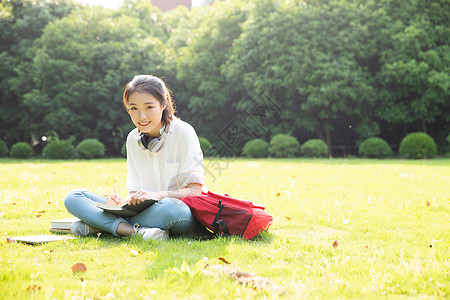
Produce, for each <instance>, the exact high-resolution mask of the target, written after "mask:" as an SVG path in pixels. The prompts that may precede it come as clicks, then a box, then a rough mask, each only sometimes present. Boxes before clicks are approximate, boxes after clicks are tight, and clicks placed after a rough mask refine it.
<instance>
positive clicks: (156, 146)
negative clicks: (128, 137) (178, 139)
mask: <svg viewBox="0 0 450 300" xmlns="http://www.w3.org/2000/svg"><path fill="white" fill-rule="evenodd" d="M159 132H160V134H161V136H160V137H155V138H154V137H149V136H148V135H147V134H146V133H143V132H141V134H140V135H139V138H138V140H137V143H138V145H139V147H141V149H143V150H150V151H151V152H158V151H159V150H161V149H162V147H163V146H164V142H165V141H166V138H167V132H166V125H164V127H163V128H161V130H160V131H159Z"/></svg>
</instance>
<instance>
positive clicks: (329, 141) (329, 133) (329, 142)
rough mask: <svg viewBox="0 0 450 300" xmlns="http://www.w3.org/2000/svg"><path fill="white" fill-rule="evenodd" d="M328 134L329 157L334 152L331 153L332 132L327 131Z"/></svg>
mask: <svg viewBox="0 0 450 300" xmlns="http://www.w3.org/2000/svg"><path fill="white" fill-rule="evenodd" d="M325 134H326V141H325V142H326V143H327V145H328V155H332V151H331V130H326V131H325Z"/></svg>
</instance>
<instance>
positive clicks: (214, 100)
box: [177, 1, 249, 151]
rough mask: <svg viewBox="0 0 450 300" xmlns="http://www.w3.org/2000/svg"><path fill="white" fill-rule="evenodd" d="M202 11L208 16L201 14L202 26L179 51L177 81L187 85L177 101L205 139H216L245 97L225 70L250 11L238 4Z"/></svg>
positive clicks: (221, 4) (213, 7)
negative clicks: (231, 83) (188, 113)
mask: <svg viewBox="0 0 450 300" xmlns="http://www.w3.org/2000/svg"><path fill="white" fill-rule="evenodd" d="M203 9H204V10H207V14H206V15H204V14H203V11H202V10H199V11H198V13H200V14H201V15H202V20H201V22H200V25H199V27H198V28H197V29H195V30H191V32H190V36H189V38H188V40H187V41H186V44H187V46H186V47H183V48H180V49H178V55H179V57H178V60H177V71H178V72H177V79H178V82H179V83H182V84H183V85H184V88H182V90H183V91H184V92H182V93H178V95H179V97H178V102H179V103H181V104H182V105H184V106H186V107H187V108H188V109H189V110H190V112H191V115H190V117H191V122H192V123H193V125H194V127H196V128H197V129H198V130H199V132H200V133H201V134H202V136H206V137H208V138H209V139H211V140H213V139H215V138H217V135H218V134H219V133H220V132H221V131H222V130H223V129H224V128H225V127H226V125H227V124H228V123H229V122H230V121H231V120H232V119H233V118H234V117H235V116H236V110H235V109H234V107H233V106H234V104H235V103H236V102H237V101H238V100H240V98H241V97H242V96H241V94H240V93H239V90H238V89H236V88H235V87H234V86H233V85H230V84H229V82H228V81H227V78H226V75H225V74H224V70H223V68H224V65H225V63H226V62H227V61H228V58H229V56H230V54H231V49H232V47H233V41H234V40H235V39H236V38H237V37H239V35H240V34H241V32H242V29H241V24H242V22H244V21H245V19H246V18H247V16H248V14H249V11H248V7H247V6H245V5H244V4H243V3H241V2H237V1H235V2H224V3H222V2H217V3H215V4H214V5H213V6H212V7H206V8H203ZM194 13H196V12H194ZM239 151H240V150H239Z"/></svg>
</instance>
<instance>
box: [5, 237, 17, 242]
mask: <svg viewBox="0 0 450 300" xmlns="http://www.w3.org/2000/svg"><path fill="white" fill-rule="evenodd" d="M6 242H7V243H17V241H16V240H15V239H13V238H10V237H9V238H6Z"/></svg>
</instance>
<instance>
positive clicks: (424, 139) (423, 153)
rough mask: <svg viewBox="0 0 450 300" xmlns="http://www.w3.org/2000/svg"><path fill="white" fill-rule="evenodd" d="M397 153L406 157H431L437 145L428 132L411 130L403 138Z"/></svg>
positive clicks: (433, 155) (434, 153) (435, 151)
mask: <svg viewBox="0 0 450 300" xmlns="http://www.w3.org/2000/svg"><path fill="white" fill-rule="evenodd" d="M399 153H400V154H401V155H402V156H403V157H406V158H433V157H435V156H436V153H437V145H436V143H435V142H434V140H433V138H432V137H431V136H429V135H428V134H426V133H423V132H413V133H410V134H408V135H407V136H405V137H404V138H403V140H402V141H401V143H400V149H399Z"/></svg>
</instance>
